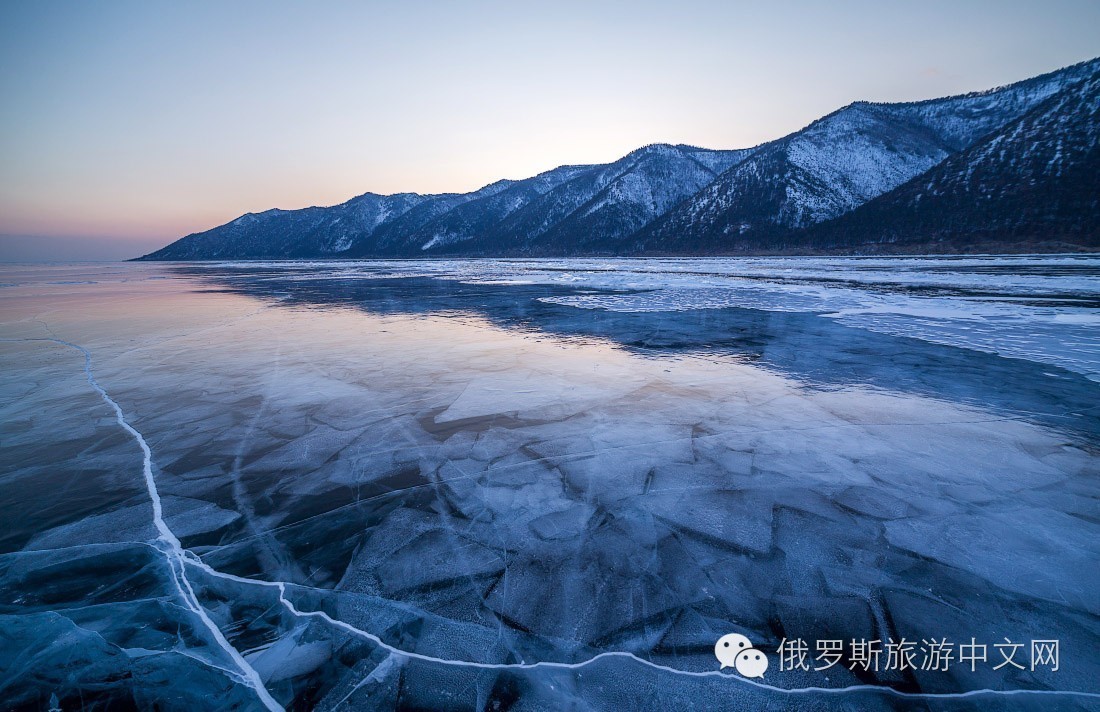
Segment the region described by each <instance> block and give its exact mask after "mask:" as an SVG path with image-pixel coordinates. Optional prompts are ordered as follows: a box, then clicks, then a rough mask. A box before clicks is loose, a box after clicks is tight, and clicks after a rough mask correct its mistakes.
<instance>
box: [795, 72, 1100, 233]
mask: <svg viewBox="0 0 1100 712" xmlns="http://www.w3.org/2000/svg"><path fill="white" fill-rule="evenodd" d="M1098 216H1100V72H1098V73H1096V74H1094V75H1093V76H1092V77H1091V78H1089V79H1086V80H1084V81H1082V82H1080V83H1078V84H1076V85H1071V86H1069V87H1067V88H1066V89H1063V90H1062V91H1060V92H1059V93H1057V94H1055V95H1054V96H1052V97H1050V98H1048V99H1047V100H1046V101H1044V102H1042V103H1040V104H1039V105H1038V106H1037V107H1035V108H1034V109H1032V110H1031V111H1030V112H1028V113H1026V114H1024V115H1023V116H1022V117H1021V118H1019V119H1018V120H1016V121H1014V122H1013V123H1011V124H1009V125H1008V126H1006V127H1005V128H1003V129H1001V130H1000V131H996V132H994V133H992V134H990V135H987V136H986V137H984V138H983V139H981V140H980V141H978V142H977V143H975V144H974V145H973V146H971V147H970V148H968V149H966V150H964V151H961V152H959V153H956V154H954V155H952V156H950V157H948V158H947V159H946V160H945V161H943V162H942V163H940V164H939V165H937V166H936V167H934V168H933V169H931V170H930V171H928V172H926V173H924V174H923V175H920V176H917V177H916V178H914V179H912V180H910V181H909V182H907V183H905V184H904V185H902V186H899V187H898V188H896V189H895V190H893V191H891V192H889V193H887V194H885V195H882V196H880V197H878V198H876V199H874V200H872V201H870V202H869V203H867V204H866V205H862V206H860V207H859V208H856V209H855V210H853V211H852V212H850V213H848V214H846V215H843V216H841V217H840V218H838V219H836V220H833V221H830V222H827V223H824V224H822V225H820V226H818V227H817V228H815V229H813V230H810V231H808V232H807V233H806V234H805V235H798V236H796V237H797V239H798V241H799V244H802V245H805V246H808V247H813V246H817V245H824V246H829V247H838V246H850V247H859V248H862V249H863V250H864V251H866V250H867V249H868V248H874V249H883V250H890V251H895V250H898V249H902V250H905V249H908V247H909V246H910V245H912V244H914V243H920V244H922V245H926V244H928V243H931V244H933V245H938V246H939V247H938V249H937V251H945V252H950V251H955V250H965V249H967V247H968V246H970V245H972V244H975V243H977V244H982V245H1002V246H1004V247H1005V248H1007V249H1012V248H1013V247H1014V246H1016V245H1021V246H1033V247H1034V246H1040V245H1044V246H1047V247H1049V248H1051V249H1059V248H1072V247H1074V246H1077V245H1082V244H1088V240H1089V239H1090V235H1091V239H1092V240H1094V241H1095V240H1096V239H1097V237H1098V236H1097V217H1098Z"/></svg>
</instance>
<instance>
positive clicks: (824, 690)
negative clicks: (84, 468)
mask: <svg viewBox="0 0 1100 712" xmlns="http://www.w3.org/2000/svg"><path fill="white" fill-rule="evenodd" d="M186 553H187V554H189V556H187V558H185V559H184V563H186V564H190V565H192V566H195V567H197V568H199V569H201V570H202V571H204V572H206V573H207V574H209V575H211V576H214V577H216V578H222V579H226V580H228V581H234V582H236V583H241V584H246V585H253V586H264V587H268V588H274V589H277V590H278V593H279V602H280V603H282V604H283V606H284V607H285V608H286V609H287V610H288V611H290V613H291V614H293V615H294V616H296V617H298V618H317V619H320V620H322V621H324V622H325V623H328V624H329V625H331V626H333V627H335V628H339V629H341V630H343V631H346V632H347V633H349V634H351V635H355V636H358V637H361V638H365V639H367V640H369V641H371V642H373V643H374V644H375V645H377V646H378V647H380V648H382V649H383V650H385V651H386V652H387V653H389V654H390V655H393V656H397V657H399V658H405V659H408V660H419V661H421V662H426V663H432V664H436V665H447V666H451V667H465V668H475V669H479V670H538V669H548V670H581V669H583V668H586V667H588V666H590V665H592V664H593V663H595V662H597V661H599V660H602V659H605V658H624V659H627V660H630V661H633V662H635V663H638V664H640V665H644V666H646V667H648V668H651V669H653V670H657V671H660V672H666V673H670V674H673V675H681V676H686V677H699V678H708V677H720V678H723V679H728V680H732V681H736V682H739V683H742V684H745V685H749V686H752V687H756V688H759V689H761V690H766V691H768V692H777V693H781V694H785V695H806V694H815V693H821V694H847V693H859V692H871V693H882V694H885V695H893V696H895V697H903V698H907V699H929V700H940V699H960V698H967V697H979V696H984V695H1002V696H1011V695H1045V696H1063V697H1085V698H1091V699H1100V693H1097V692H1085V691H1079V690H1026V689H1019V690H993V689H987V688H983V689H979V690H967V691H965V692H905V691H902V690H895V689H894V688H892V687H887V686H885V685H849V686H847V687H778V686H776V685H768V684H766V683H763V682H757V681H755V680H752V679H749V678H746V677H739V676H735V675H731V674H728V673H724V672H722V671H720V670H702V671H697V670H682V669H680V668H674V667H669V666H667V665H662V664H660V663H655V662H653V661H652V660H647V659H646V658H643V657H639V656H638V655H635V654H634V653H631V652H628V651H625V650H609V651H605V652H602V653H597V654H596V655H593V656H592V657H590V658H586V659H585V660H581V661H578V662H575V663H564V662H556V661H551V660H541V661H538V662H533V663H484V662H478V661H474V660H454V659H450V658H438V657H435V656H432V655H425V654H423V653H414V652H411V651H408V650H403V649H401V648H398V647H396V646H394V645H391V644H389V643H387V642H386V641H384V640H382V638H380V637H379V636H377V635H375V634H374V633H371V632H370V631H366V630H363V629H361V628H356V627H355V626H353V625H351V624H350V623H346V622H344V621H342V620H339V619H337V618H333V617H332V616H330V615H329V614H327V613H325V612H324V611H303V610H301V609H299V608H298V607H297V606H295V605H294V603H292V602H291V601H290V599H288V598H287V597H286V593H287V586H295V587H297V584H293V583H288V582H286V581H262V580H258V579H250V578H244V577H242V576H235V575H233V574H227V573H224V572H222V571H218V570H217V569H214V568H213V567H211V566H210V565H209V564H207V563H206V562H204V561H202V560H201V559H199V558H197V557H196V556H195V555H194V553H192V552H186Z"/></svg>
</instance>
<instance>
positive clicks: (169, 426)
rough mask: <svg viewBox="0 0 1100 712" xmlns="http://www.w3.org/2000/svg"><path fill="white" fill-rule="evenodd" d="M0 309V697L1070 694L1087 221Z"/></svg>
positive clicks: (447, 704)
mask: <svg viewBox="0 0 1100 712" xmlns="http://www.w3.org/2000/svg"><path fill="white" fill-rule="evenodd" d="M0 322H2V326H0V363H2V368H0V379H2V381H0V408H2V418H0V422H2V426H3V434H2V440H0V467H2V469H0V522H2V524H0V701H2V702H4V703H5V705H4V708H5V709H7V708H9V707H10V708H12V709H28V710H40V709H41V710H45V709H48V708H49V707H50V706H51V704H57V705H58V706H59V707H61V708H62V709H65V710H68V709H81V708H83V709H88V710H92V709H112V710H114V709H128V708H138V709H148V708H151V707H152V705H153V703H154V702H159V704H160V705H161V708H164V709H187V710H194V709H200V708H202V709H207V708H218V709H265V708H267V709H278V708H280V707H285V708H288V709H291V708H292V709H319V710H337V709H515V710H536V709H537V710H542V709H545V710H557V709H578V710H583V709H601V710H618V709H632V708H633V709H677V710H679V709H685V708H688V707H690V706H692V705H694V706H696V707H697V708H699V709H735V708H736V709H779V708H796V709H898V708H902V707H904V708H918V709H936V710H955V709H975V708H979V707H980V708H982V709H1011V710H1018V709H1019V710H1024V709H1026V710H1030V709H1053V708H1057V709H1096V708H1097V706H1100V684H1098V683H1097V680H1100V593H1098V591H1100V457H1098V454H1100V257H1073V256H1062V257H1057V256H1051V257H1004V258H980V257H968V258H920V259H839V258H827V259H826V258H820V259H817V258H774V259H771V258H752V259H667V260H663V259H615V260H612V259H607V260H600V259H587V260H540V261H521V260H493V261H424V262H415V261H396V262H385V261H380V262H339V263H322V262H317V263H221V264H216V263H209V264H145V263H142V264H109V265H89V264H81V265H59V266H41V265H37V266H36V265H27V266H10V265H9V266H3V267H0ZM728 633H740V634H742V635H745V636H747V637H748V638H749V640H750V641H751V642H752V643H753V644H754V645H755V647H757V648H758V649H760V650H761V651H762V652H764V653H765V654H766V655H767V656H768V659H769V668H768V670H767V672H766V674H765V676H764V677H763V679H749V678H746V677H743V676H741V675H740V674H738V673H737V672H735V671H733V670H731V669H726V670H719V663H718V661H717V660H716V658H715V654H714V646H715V642H716V641H717V640H718V639H719V638H720V637H721V636H723V635H726V634H728ZM795 639H797V640H802V641H805V642H806V643H807V644H808V646H809V651H810V652H809V654H808V656H807V663H808V667H809V669H801V668H799V667H795V669H783V668H785V667H787V666H786V665H784V664H783V663H784V661H783V660H782V659H781V658H782V656H781V655H780V654H779V653H777V649H778V648H779V647H780V645H781V643H783V641H784V640H786V641H791V640H795ZM902 639H904V640H907V641H910V642H911V643H914V644H915V647H914V648H913V653H914V655H915V657H914V659H913V662H914V664H913V665H909V666H905V665H900V666H895V667H894V668H893V669H890V668H889V667H888V666H881V665H879V666H877V669H868V668H866V667H865V666H862V665H860V664H859V663H858V662H857V661H856V660H855V659H854V658H853V657H852V653H851V649H852V647H853V646H852V645H850V643H852V642H854V641H868V640H880V641H884V642H885V641H895V642H897V641H900V640H902ZM939 639H944V640H945V641H951V642H952V643H953V644H954V645H955V646H956V647H955V648H954V659H953V660H951V661H950V663H951V664H949V665H947V666H944V667H934V668H931V669H921V661H922V659H923V658H922V656H921V652H920V651H921V650H922V649H923V650H925V651H926V652H927V649H928V648H930V646H931V643H934V642H935V641H936V640H939ZM822 640H825V641H830V640H841V641H843V643H844V653H843V656H842V658H841V660H840V661H839V662H838V663H837V664H834V665H832V666H830V667H828V669H814V668H815V667H820V666H822V665H823V661H820V660H817V658H818V655H819V652H818V650H817V649H815V642H817V641H822ZM1049 640H1057V641H1058V650H1059V654H1060V661H1059V664H1058V665H1057V666H1056V667H1057V669H1054V667H1055V666H1054V665H1051V664H1049V661H1046V662H1045V663H1044V661H1043V660H1042V659H1040V661H1039V664H1035V662H1034V660H1033V651H1032V650H1031V648H1032V647H1033V641H1049ZM1006 641H1007V643H1006ZM963 643H968V644H973V645H976V644H982V645H984V646H986V648H985V650H986V655H987V659H986V660H984V661H979V662H977V663H974V664H972V663H971V662H966V663H961V662H960V657H961V655H960V654H961V652H962V651H961V650H960V648H959V647H958V646H960V645H961V644H963ZM1007 644H1020V645H1021V646H1022V647H1021V648H1019V649H1018V650H1017V651H1016V653H1015V657H1014V660H1013V663H1014V664H1001V663H1003V662H1004V656H1005V655H1006V653H1007V652H1009V651H1010V650H1012V649H1010V648H1007V647H1004V646H1005V645H1007ZM995 645H997V646H999V647H994V646H995ZM882 662H884V663H885V662H886V652H883V657H882ZM998 664H1001V666H1000V667H999V668H998V667H997V665H998ZM792 667H793V666H792ZM944 668H946V669H944ZM965 693H972V694H969V695H968V694H965Z"/></svg>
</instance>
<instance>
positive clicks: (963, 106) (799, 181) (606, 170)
mask: <svg viewBox="0 0 1100 712" xmlns="http://www.w3.org/2000/svg"><path fill="white" fill-rule="evenodd" d="M1098 126H1100V58H1098V59H1093V60H1090V61H1087V62H1082V63H1080V64H1076V65H1073V66H1071V67H1066V68H1064V69H1061V70H1059V71H1056V72H1051V73H1049V74H1044V75H1042V76H1038V77H1034V78H1031V79H1026V80H1024V81H1021V82H1017V83H1015V84H1010V85H1008V86H1004V87H999V88H996V89H991V90H988V91H983V92H975V93H971V94H965V95H961V96H953V97H947V98H943V99H932V100H927V101H920V102H908V103H889V104H887V103H870V102H856V103H853V104H850V105H848V106H845V107H844V108H842V109H840V110H838V111H835V112H833V113H832V114H829V115H827V116H825V117H822V118H820V119H818V120H817V121H814V122H813V123H811V124H810V125H809V126H807V127H805V128H804V129H801V130H799V131H796V132H795V133H792V134H790V135H788V136H784V137H782V138H780V139H778V140H775V141H771V142H769V143H764V144H761V145H759V146H756V147H754V148H747V149H736V150H710V149H704V148H697V147H694V146H685V145H669V144H653V145H649V146H645V147H643V148H639V149H638V150H636V151H633V152H631V153H629V154H627V155H626V156H624V157H623V158H621V159H619V160H617V161H615V162H613V163H608V164H600V165H577V166H561V167H558V168H555V169H553V170H549V171H546V172H545V173H540V174H539V175H537V176H534V177H532V178H527V179H523V180H501V181H497V182H495V183H492V184H490V185H487V186H485V187H483V188H481V189H480V190H477V191H474V192H472V193H445V194H434V195H421V194H417V193H398V194H394V195H377V194H375V193H365V194H363V195H360V196H358V197H355V198H352V199H351V200H349V201H347V202H345V203H341V204H340V205H335V206H331V207H311V208H304V209H301V210H278V209H273V210H268V211H265V212H262V213H249V214H246V215H243V216H241V217H239V218H237V219H236V220H233V221H232V222H229V223H226V224H225V225H221V226H219V227H215V228H213V229H211V230H207V231H205V232H200V233H195V234H192V235H188V236H186V237H183V238H181V239H179V240H177V241H176V242H173V243H172V244H170V245H168V246H167V247H164V248H162V249H160V250H158V251H156V252H153V253H152V254H149V255H146V256H145V257H143V258H141V259H150V260H209V259H294V258H341V257H431V256H508V255H511V256H573V255H632V254H639V255H641V254H664V255H678V254H682V255H693V254H761V253H877V252H914V253H921V252H946V253H950V252H989V251H1008V252H1020V251H1025V252H1027V251H1073V250H1094V249H1100V150H1098V133H1100V131H1098Z"/></svg>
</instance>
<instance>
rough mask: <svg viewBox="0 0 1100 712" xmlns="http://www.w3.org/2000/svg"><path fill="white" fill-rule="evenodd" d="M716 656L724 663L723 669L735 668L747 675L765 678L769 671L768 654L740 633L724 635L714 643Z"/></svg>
mask: <svg viewBox="0 0 1100 712" xmlns="http://www.w3.org/2000/svg"><path fill="white" fill-rule="evenodd" d="M714 657H716V658H718V662H720V663H722V667H721V668H720V669H721V670H725V669H726V668H728V667H731V668H734V669H735V670H737V672H739V673H741V674H742V675H744V676H745V677H759V678H763V677H764V673H765V672H767V671H768V656H767V655H765V654H764V653H762V652H760V651H759V650H757V649H756V648H754V647H752V643H750V642H749V639H748V638H746V637H745V636H743V635H741V634H740V633H730V634H728V635H723V636H722V637H721V638H719V639H718V642H717V643H715V644H714Z"/></svg>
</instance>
